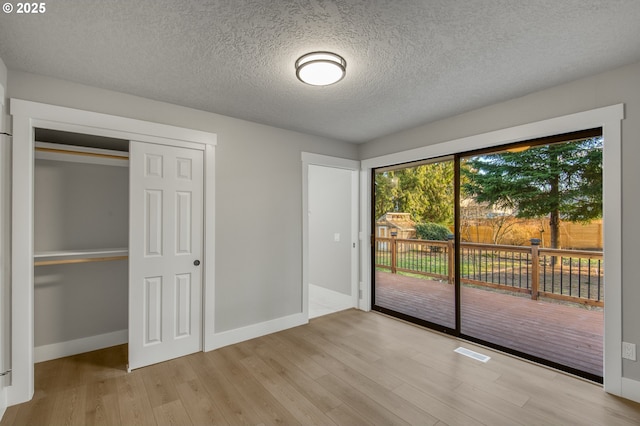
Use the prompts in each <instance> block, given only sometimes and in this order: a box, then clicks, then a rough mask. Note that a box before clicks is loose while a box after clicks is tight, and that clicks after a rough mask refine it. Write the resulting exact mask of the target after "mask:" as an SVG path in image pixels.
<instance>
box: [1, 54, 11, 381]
mask: <svg viewBox="0 0 640 426" xmlns="http://www.w3.org/2000/svg"><path fill="white" fill-rule="evenodd" d="M0 86H2V89H3V90H4V91H5V92H6V88H7V67H6V66H5V65H4V62H3V61H2V59H0ZM6 111H7V101H6V99H4V106H2V107H0V132H8V131H9V129H8V128H7V124H8V123H9V120H8V118H7V117H5V113H6ZM9 141H10V139H9V138H8V137H7V136H2V137H1V141H0V322H1V325H0V327H2V328H1V329H0V371H5V369H7V368H8V367H9V362H8V360H9V359H10V354H11V348H10V343H9V336H10V335H11V333H10V332H11V328H10V327H11V309H10V308H11V305H10V300H11V297H10V295H11V293H10V285H9V280H10V273H9V265H10V264H11V258H10V256H9V247H10V235H11V234H10V229H11V228H10V226H11V224H10V223H9V216H10V211H11V209H10V204H9V201H10V197H11V192H10V182H11V181H10V179H11V149H10V145H9ZM5 377H6V376H5ZM8 380H9V379H8V377H6V378H2V379H0V387H3V386H4V384H5V383H8Z"/></svg>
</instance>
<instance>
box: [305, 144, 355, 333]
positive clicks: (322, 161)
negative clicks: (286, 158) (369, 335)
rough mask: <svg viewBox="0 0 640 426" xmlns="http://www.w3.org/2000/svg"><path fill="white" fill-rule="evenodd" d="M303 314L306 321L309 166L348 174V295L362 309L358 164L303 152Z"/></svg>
mask: <svg viewBox="0 0 640 426" xmlns="http://www.w3.org/2000/svg"><path fill="white" fill-rule="evenodd" d="M301 157H302V315H303V317H304V318H305V319H306V321H309V215H308V212H309V166H324V167H330V168H334V169H343V170H349V171H350V172H351V211H352V214H351V235H350V238H351V241H352V242H354V243H355V244H356V247H355V250H352V251H351V294H352V296H353V302H354V306H355V307H356V308H358V309H362V308H361V302H362V299H360V298H359V297H358V290H359V277H360V273H359V271H360V255H359V246H361V245H362V244H360V233H359V228H358V216H359V213H358V206H359V193H358V173H359V171H360V162H359V161H357V160H349V159H346V158H339V157H331V156H328V155H321V154H313V153H310V152H302V156H301Z"/></svg>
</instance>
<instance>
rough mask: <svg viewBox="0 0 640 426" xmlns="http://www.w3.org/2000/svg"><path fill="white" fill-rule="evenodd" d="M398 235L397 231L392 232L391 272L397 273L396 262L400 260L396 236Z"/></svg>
mask: <svg viewBox="0 0 640 426" xmlns="http://www.w3.org/2000/svg"><path fill="white" fill-rule="evenodd" d="M397 236H398V233H397V232H391V273H392V274H395V273H396V272H397V269H396V268H397V266H396V262H397V260H398V253H397V251H396V249H397V247H398V245H397V244H396V237H397Z"/></svg>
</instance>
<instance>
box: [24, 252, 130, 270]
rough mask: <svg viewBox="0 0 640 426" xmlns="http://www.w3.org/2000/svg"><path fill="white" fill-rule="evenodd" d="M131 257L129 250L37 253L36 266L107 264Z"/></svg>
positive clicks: (34, 259)
mask: <svg viewBox="0 0 640 426" xmlns="http://www.w3.org/2000/svg"><path fill="white" fill-rule="evenodd" d="M128 257H129V250H128V249H127V248H107V249H89V250H56V251H42V252H36V253H35V254H34V256H33V265H34V266H48V265H64V264H70V263H86V262H106V261H110V260H124V259H127V258H128Z"/></svg>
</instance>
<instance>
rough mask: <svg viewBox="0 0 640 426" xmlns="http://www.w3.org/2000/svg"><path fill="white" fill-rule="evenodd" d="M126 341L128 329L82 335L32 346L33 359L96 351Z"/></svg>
mask: <svg viewBox="0 0 640 426" xmlns="http://www.w3.org/2000/svg"><path fill="white" fill-rule="evenodd" d="M128 341H129V330H119V331H114V332H111V333H105V334H99V335H97V336H90V337H84V338H82V339H76V340H69V341H66V342H60V343H52V344H50V345H43V346H37V347H36V348H34V349H35V350H34V358H35V359H34V361H35V362H42V361H49V360H51V359H57V358H62V357H65V356H70V355H76V354H81V353H84V352H91V351H96V350H98V349H104V348H108V347H110V346H116V345H122V344H123V343H127V342H128Z"/></svg>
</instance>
